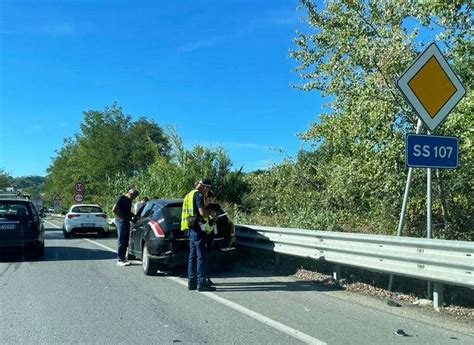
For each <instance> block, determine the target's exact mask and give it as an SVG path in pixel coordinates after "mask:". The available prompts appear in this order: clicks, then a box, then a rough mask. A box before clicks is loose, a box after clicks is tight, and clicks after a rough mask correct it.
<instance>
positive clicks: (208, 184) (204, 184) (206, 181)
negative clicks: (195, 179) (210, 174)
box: [199, 178, 212, 187]
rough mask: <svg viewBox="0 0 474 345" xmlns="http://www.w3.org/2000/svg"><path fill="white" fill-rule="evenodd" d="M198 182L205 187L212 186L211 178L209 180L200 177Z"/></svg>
mask: <svg viewBox="0 0 474 345" xmlns="http://www.w3.org/2000/svg"><path fill="white" fill-rule="evenodd" d="M199 183H200V184H202V185H203V186H205V187H211V186H212V182H211V180H209V179H208V178H202V179H201V180H200V181H199Z"/></svg>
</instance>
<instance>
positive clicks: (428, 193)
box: [426, 132, 433, 238]
mask: <svg viewBox="0 0 474 345" xmlns="http://www.w3.org/2000/svg"><path fill="white" fill-rule="evenodd" d="M428 134H431V133H430V132H428ZM426 172H427V174H426V199H427V201H426V238H431V237H432V231H431V210H432V205H433V204H432V201H433V200H432V193H431V168H428V169H427V170H426Z"/></svg>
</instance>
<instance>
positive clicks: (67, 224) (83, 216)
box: [63, 204, 109, 238]
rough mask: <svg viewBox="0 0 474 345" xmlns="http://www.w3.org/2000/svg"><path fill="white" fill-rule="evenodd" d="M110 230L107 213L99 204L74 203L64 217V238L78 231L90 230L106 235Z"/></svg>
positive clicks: (85, 231)
mask: <svg viewBox="0 0 474 345" xmlns="http://www.w3.org/2000/svg"><path fill="white" fill-rule="evenodd" d="M108 231H109V224H108V222H107V215H106V214H105V213H104V211H103V210H102V208H101V207H100V206H99V205H94V204H80V205H72V206H71V208H70V209H69V211H68V212H67V213H66V216H65V217H64V223H63V235H64V238H70V237H71V236H73V235H75V234H78V233H90V232H95V233H97V234H98V235H101V236H104V237H106V236H107V235H108Z"/></svg>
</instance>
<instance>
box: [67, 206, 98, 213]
mask: <svg viewBox="0 0 474 345" xmlns="http://www.w3.org/2000/svg"><path fill="white" fill-rule="evenodd" d="M71 212H74V213H103V211H102V209H101V208H100V207H99V206H76V207H73V208H72V210H71Z"/></svg>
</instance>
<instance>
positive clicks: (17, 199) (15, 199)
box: [0, 198, 32, 204]
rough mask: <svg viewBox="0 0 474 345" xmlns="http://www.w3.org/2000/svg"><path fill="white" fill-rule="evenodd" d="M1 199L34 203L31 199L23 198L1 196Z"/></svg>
mask: <svg viewBox="0 0 474 345" xmlns="http://www.w3.org/2000/svg"><path fill="white" fill-rule="evenodd" d="M0 201H15V202H25V203H29V204H32V202H31V200H26V199H23V198H0Z"/></svg>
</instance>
